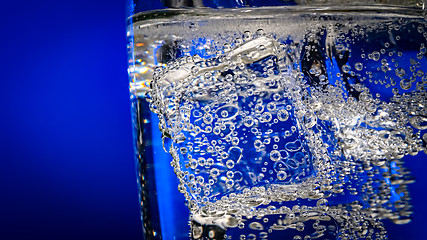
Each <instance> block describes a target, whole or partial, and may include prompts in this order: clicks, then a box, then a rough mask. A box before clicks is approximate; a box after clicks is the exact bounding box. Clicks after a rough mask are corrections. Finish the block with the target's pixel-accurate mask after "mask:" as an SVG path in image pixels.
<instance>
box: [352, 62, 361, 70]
mask: <svg viewBox="0 0 427 240" xmlns="http://www.w3.org/2000/svg"><path fill="white" fill-rule="evenodd" d="M354 68H356V70H357V71H362V69H363V64H362V63H360V62H357V63H356V64H355V65H354Z"/></svg>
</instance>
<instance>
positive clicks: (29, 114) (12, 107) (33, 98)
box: [0, 0, 427, 240]
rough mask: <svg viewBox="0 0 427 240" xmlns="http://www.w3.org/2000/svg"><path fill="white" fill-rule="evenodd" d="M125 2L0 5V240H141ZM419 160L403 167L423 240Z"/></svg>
mask: <svg viewBox="0 0 427 240" xmlns="http://www.w3.org/2000/svg"><path fill="white" fill-rule="evenodd" d="M125 12H126V11H125V1H124V0H121V1H100V0H91V1H87V0H74V1H55V2H54V1H30V0H21V1H16V2H14V1H8V3H6V4H5V3H4V2H2V3H1V6H0V26H1V35H0V50H1V51H0V81H1V84H0V239H2V240H3V239H4V240H16V239H19V240H20V239H45V240H49V239H52V240H53V239H55V240H61V239H119V240H125V239H135V240H136V239H142V234H141V232H142V230H141V222H140V217H139V205H138V196H137V185H136V174H135V164H134V158H133V148H132V135H131V119H130V106H129V94H128V80H127V73H126V67H127V66H126V62H127V61H126V58H127V57H126V32H125V29H126V28H125V27H126V26H125V19H126V16H125ZM425 160H426V157H425V155H422V154H419V156H418V159H414V160H413V161H411V162H410V163H409V164H408V166H409V167H411V168H412V170H413V172H414V175H415V177H416V178H417V183H415V184H413V185H412V186H411V192H412V195H413V198H414V209H415V215H414V221H413V223H411V224H409V225H405V226H396V225H389V226H388V230H389V232H390V239H405V240H409V239H422V238H423V235H424V234H425V233H424V231H423V230H424V228H425V223H426V221H425V220H424V216H426V215H427V207H426V204H425V197H426V193H425V190H426V187H425V186H426V185H425V184H426V183H427V174H425V172H426V171H425V170H426V169H427V165H426V163H425Z"/></svg>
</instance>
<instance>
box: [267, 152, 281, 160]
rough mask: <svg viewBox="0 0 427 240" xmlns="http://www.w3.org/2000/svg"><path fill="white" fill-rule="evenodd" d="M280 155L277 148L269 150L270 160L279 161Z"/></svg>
mask: <svg viewBox="0 0 427 240" xmlns="http://www.w3.org/2000/svg"><path fill="white" fill-rule="evenodd" d="M281 157H282V156H281V155H280V152H279V151H277V150H273V151H271V152H270V159H271V160H272V161H275V162H276V161H279V160H280V158H281Z"/></svg>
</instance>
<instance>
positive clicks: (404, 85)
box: [400, 78, 412, 90]
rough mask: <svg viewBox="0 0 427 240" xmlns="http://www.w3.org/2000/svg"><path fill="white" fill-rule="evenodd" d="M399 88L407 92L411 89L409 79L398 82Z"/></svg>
mask: <svg viewBox="0 0 427 240" xmlns="http://www.w3.org/2000/svg"><path fill="white" fill-rule="evenodd" d="M400 87H401V88H402V89H403V90H408V89H410V88H411V87H412V83H411V81H410V80H409V79H407V78H405V79H402V80H400Z"/></svg>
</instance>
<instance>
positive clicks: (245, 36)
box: [243, 31, 252, 41]
mask: <svg viewBox="0 0 427 240" xmlns="http://www.w3.org/2000/svg"><path fill="white" fill-rule="evenodd" d="M243 39H245V40H246V41H247V40H250V39H252V33H251V31H245V32H244V33H243Z"/></svg>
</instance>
